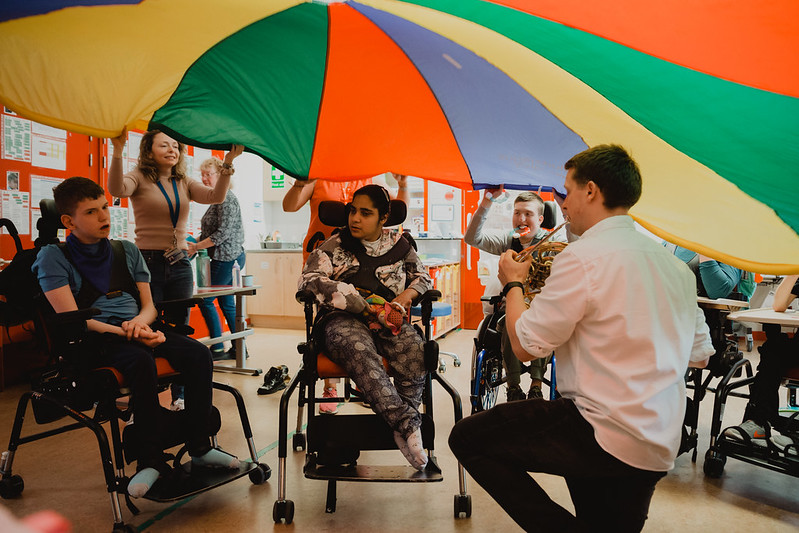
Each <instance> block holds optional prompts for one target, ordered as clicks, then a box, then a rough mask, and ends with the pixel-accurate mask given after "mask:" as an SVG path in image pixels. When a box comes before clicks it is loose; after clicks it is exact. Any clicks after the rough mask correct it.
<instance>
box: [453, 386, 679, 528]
mask: <svg viewBox="0 0 799 533" xmlns="http://www.w3.org/2000/svg"><path fill="white" fill-rule="evenodd" d="M449 446H450V448H451V449H452V451H453V453H454V454H455V456H456V457H457V458H458V459H459V460H460V462H461V463H462V464H463V466H464V467H465V468H466V470H468V472H469V473H470V474H471V476H472V477H473V478H474V479H475V481H477V482H478V483H479V484H480V486H482V487H483V488H484V489H485V490H486V492H488V493H489V494H490V495H491V497H493V498H494V499H495V500H496V501H497V503H499V504H500V505H501V506H502V508H503V509H505V511H506V512H507V513H508V514H509V515H510V516H511V518H513V519H514V520H515V521H516V523H517V524H519V525H520V526H521V527H522V528H524V529H525V530H526V531H533V530H538V531H558V532H566V531H614V532H628V531H640V530H641V528H643V526H644V522H645V521H646V518H647V513H648V511H649V502H650V500H651V498H652V494H653V493H654V491H655V484H656V483H657V482H658V480H660V478H662V477H663V476H664V475H666V473H665V472H652V471H647V470H641V469H638V468H634V467H632V466H629V465H627V464H626V463H623V462H621V461H619V460H618V459H616V458H615V457H613V456H612V455H610V454H609V453H607V452H606V451H604V450H603V449H602V448H601V447H600V446H599V445H598V444H597V442H596V440H595V439H594V430H593V427H592V426H591V425H590V424H589V423H588V422H587V421H586V420H585V419H584V418H583V417H582V416H581V415H580V413H579V411H578V410H577V407H576V406H575V405H574V403H573V402H572V401H571V400H567V399H564V398H560V399H558V400H554V401H546V400H541V399H536V400H523V401H518V402H510V403H504V404H500V405H498V406H496V407H494V408H493V409H490V410H488V411H484V412H482V413H478V414H476V415H472V416H470V417H467V418H464V419H463V420H461V421H460V422H458V423H457V424H456V425H455V427H454V428H453V430H452V433H451V434H450V437H449ZM528 472H543V473H547V474H554V475H559V476H563V477H564V478H565V479H566V483H567V485H568V487H569V493H570V494H571V498H572V502H573V503H574V507H575V510H576V514H577V516H576V517H575V516H573V515H572V514H571V513H570V512H568V511H567V510H566V509H564V508H563V507H561V506H560V505H558V504H557V503H555V502H554V501H552V500H551V499H550V497H549V496H548V495H547V493H546V492H545V491H544V490H543V489H542V488H541V487H540V486H539V485H538V483H536V481H535V480H534V479H533V478H532V477H531V476H530V475H529V474H528Z"/></svg>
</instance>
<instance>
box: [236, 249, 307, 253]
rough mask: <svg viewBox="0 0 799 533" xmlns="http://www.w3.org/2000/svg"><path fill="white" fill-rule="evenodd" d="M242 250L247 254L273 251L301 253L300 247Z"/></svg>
mask: <svg viewBox="0 0 799 533" xmlns="http://www.w3.org/2000/svg"><path fill="white" fill-rule="evenodd" d="M244 251H245V253H248V254H274V253H279V254H280V253H282V254H286V253H288V254H301V253H302V248H269V249H263V248H257V249H251V250H244Z"/></svg>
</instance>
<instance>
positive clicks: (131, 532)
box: [113, 524, 138, 533]
mask: <svg viewBox="0 0 799 533" xmlns="http://www.w3.org/2000/svg"><path fill="white" fill-rule="evenodd" d="M136 531H138V530H137V529H136V528H135V527H133V526H132V525H130V524H114V531H113V533H136Z"/></svg>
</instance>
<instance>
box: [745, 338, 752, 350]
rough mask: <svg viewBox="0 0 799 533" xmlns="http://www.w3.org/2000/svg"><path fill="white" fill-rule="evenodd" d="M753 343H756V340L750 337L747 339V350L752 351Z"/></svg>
mask: <svg viewBox="0 0 799 533" xmlns="http://www.w3.org/2000/svg"><path fill="white" fill-rule="evenodd" d="M753 345H754V341H752V340H750V339H746V351H747V352H751V351H752V347H753Z"/></svg>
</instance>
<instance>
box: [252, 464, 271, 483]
mask: <svg viewBox="0 0 799 533" xmlns="http://www.w3.org/2000/svg"><path fill="white" fill-rule="evenodd" d="M248 475H249V476H250V481H251V482H252V484H253V485H261V484H263V483H266V480H267V479H269V478H270V477H271V476H272V469H271V468H269V466H267V465H265V464H263V463H258V468H254V469H253V470H250V473H249V474H248Z"/></svg>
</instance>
